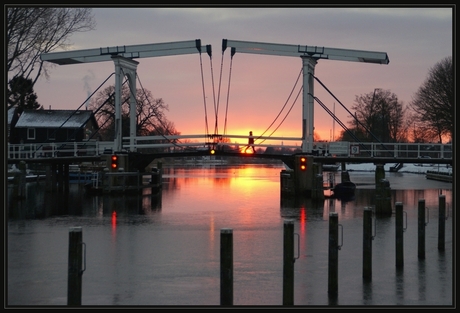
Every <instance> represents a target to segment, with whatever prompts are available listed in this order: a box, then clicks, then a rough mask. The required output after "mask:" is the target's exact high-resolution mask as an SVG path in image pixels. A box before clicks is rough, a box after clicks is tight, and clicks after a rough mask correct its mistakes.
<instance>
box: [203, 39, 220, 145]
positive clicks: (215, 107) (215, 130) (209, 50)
mask: <svg viewBox="0 0 460 313" xmlns="http://www.w3.org/2000/svg"><path fill="white" fill-rule="evenodd" d="M206 52H207V53H208V55H209V64H210V66H211V84H212V98H213V102H214V118H215V121H214V134H213V136H212V138H214V139H215V138H216V136H215V135H217V134H218V133H219V131H218V128H217V121H218V116H217V114H218V111H219V109H218V107H217V103H216V91H215V87H214V69H213V67H212V51H211V46H207V47H206ZM214 142H215V140H214Z"/></svg>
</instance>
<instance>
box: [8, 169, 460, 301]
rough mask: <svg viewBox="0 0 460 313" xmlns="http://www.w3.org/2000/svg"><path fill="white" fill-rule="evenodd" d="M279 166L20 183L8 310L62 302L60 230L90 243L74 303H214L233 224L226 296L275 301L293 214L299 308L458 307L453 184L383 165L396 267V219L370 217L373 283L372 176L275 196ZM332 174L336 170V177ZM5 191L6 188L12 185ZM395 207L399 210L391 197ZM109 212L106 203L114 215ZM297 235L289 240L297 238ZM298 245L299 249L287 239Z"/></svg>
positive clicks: (64, 255)
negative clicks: (153, 184) (333, 224)
mask: <svg viewBox="0 0 460 313" xmlns="http://www.w3.org/2000/svg"><path fill="white" fill-rule="evenodd" d="M282 169H283V167H282V165H281V164H280V165H261V164H254V165H235V166H225V165H208V166H189V167H164V168H163V188H162V190H161V191H160V192H154V193H153V194H152V192H151V191H150V190H147V189H146V190H144V192H143V195H138V196H127V195H114V196H89V195H87V194H86V193H85V190H84V189H83V188H82V187H81V186H79V185H78V184H71V188H70V193H69V194H68V195H67V196H65V197H63V196H60V195H56V194H52V193H49V192H45V191H44V182H38V183H28V184H27V197H26V198H25V199H23V200H17V199H9V198H8V199H9V200H8V203H7V204H6V207H5V209H6V211H7V215H6V219H7V220H6V227H7V230H6V232H5V234H6V238H7V239H6V240H5V242H6V244H7V247H6V249H5V250H6V258H5V260H6V262H7V264H6V275H7V276H6V282H7V283H6V284H5V285H6V289H5V290H6V291H5V299H6V301H7V302H6V304H7V306H61V305H66V304H67V268H68V242H69V230H70V228H72V227H77V226H80V227H82V234H83V235H82V236H83V241H84V243H85V245H86V258H85V265H86V267H85V271H84V273H83V276H82V305H86V306H177V305H180V306H217V305H219V304H220V236H221V230H222V229H224V228H230V229H232V230H233V304H234V305H238V306H278V305H282V302H283V295H282V293H283V225H284V221H285V220H286V219H292V220H293V221H294V231H295V233H296V234H298V235H299V236H298V240H299V241H298V243H299V244H298V246H299V251H295V254H296V257H298V259H296V261H295V263H294V273H295V278H294V305H296V306H331V305H337V306H363V305H366V306H446V307H447V306H453V305H454V304H455V298H454V286H455V280H454V273H455V271H454V264H455V262H453V261H454V257H453V256H454V254H453V241H452V237H453V236H452V234H453V218H452V216H453V212H452V184H451V183H445V182H438V181H429V180H426V179H425V178H424V176H423V175H419V174H407V173H404V174H402V173H386V176H387V177H386V178H387V179H388V180H389V182H390V185H391V189H392V190H391V197H392V200H391V202H392V203H393V204H394V203H395V202H402V203H403V209H404V212H405V213H406V214H405V227H406V230H405V232H404V267H403V269H402V270H397V269H396V265H395V255H396V254H395V217H394V214H392V216H391V217H386V218H376V219H375V225H374V226H373V227H374V232H375V235H374V236H375V237H374V240H373V241H372V280H371V282H366V281H363V278H362V259H363V256H362V255H363V253H362V247H363V239H362V238H363V209H364V208H365V207H372V206H373V205H375V190H374V186H373V184H372V183H373V180H374V174H373V173H368V172H362V173H361V172H351V173H350V178H351V180H352V181H354V182H355V183H356V184H357V185H358V189H357V190H356V197H355V199H354V200H352V201H348V202H343V201H340V200H337V199H328V198H326V199H325V200H324V201H319V202H314V201H311V200H296V199H281V197H280V171H281V170H282ZM336 176H337V179H338V181H339V180H340V175H339V174H336ZM8 193H9V194H11V189H10V188H8ZM440 194H443V195H445V197H446V208H447V212H448V214H447V220H446V224H445V229H446V232H445V250H444V251H439V250H438V247H437V245H438V201H439V195H440ZM420 199H424V200H425V205H426V208H427V219H426V227H425V233H426V237H425V245H426V246H425V247H426V255H425V259H419V258H418V254H417V242H418V237H417V234H418V232H417V231H418V230H417V208H418V202H419V200H420ZM393 211H394V207H393ZM114 212H115V213H114ZM331 212H336V213H337V214H338V221H339V224H340V225H341V229H342V232H341V235H340V237H341V238H340V241H341V248H340V250H339V260H338V263H339V270H338V294H337V296H335V297H331V296H329V295H328V231H329V223H328V220H329V214H330V213H331ZM295 238H297V236H295ZM296 250H297V247H296Z"/></svg>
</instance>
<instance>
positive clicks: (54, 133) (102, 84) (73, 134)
mask: <svg viewBox="0 0 460 313" xmlns="http://www.w3.org/2000/svg"><path fill="white" fill-rule="evenodd" d="M113 75H115V73H114V72H113V73H112V74H110V75H109V76H107V78H106V79H105V80H104V81H103V82H102V83H101V84H100V85H99V86H98V87H97V88H96V90H94V91H93V92H92V93H91V94H90V95H89V96H88V97H87V98H86V100H85V101H84V102H83V103H82V104H80V106H79V107H78V108H77V109H76V110H75V111H73V112H72V114H70V115H69V117H67V119H66V120H65V121H64V122H63V123H62V124H61V126H59V127H58V128H56V129H55V130H54V132H53V134H52V137H55V135H56V132H57V131H58V130H59V129H61V128H62V127H63V126H64V125H65V123H67V121H68V120H69V119H70V118H71V117H72V116H73V115H75V114H76V113H77V112H78V110H80V109H81V107H82V106H83V105H85V104H86V103H87V102H88V100H89V99H91V97H92V96H93V95H94V94H95V93H96V92H97V91H98V90H99V89H100V88H101V87H102V86H104V84H105V83H106V82H107V81H108V80H109V78H110V77H112V76H113ZM111 96H113V94H112V95H111ZM111 96H110V97H111ZM110 97H109V98H110ZM104 104H105V102H104ZM99 109H100V108H98V110H99ZM98 110H97V111H98ZM97 111H96V112H97ZM79 129H80V128H79ZM77 131H78V130H75V131H74V132H73V133H72V136H75V134H76V133H77ZM95 134H96V133H94V134H92V135H91V137H90V138H89V139H91V138H92V137H93V136H94V135H95ZM48 142H49V140H48V139H47V140H46V141H45V142H44V143H42V144H41V145H40V146H39V147H38V148H37V151H38V150H39V149H40V148H42V147H43V145H44V144H45V143H48ZM33 154H35V152H33Z"/></svg>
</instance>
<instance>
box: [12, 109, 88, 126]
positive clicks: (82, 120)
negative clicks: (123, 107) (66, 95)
mask: <svg viewBox="0 0 460 313" xmlns="http://www.w3.org/2000/svg"><path fill="white" fill-rule="evenodd" d="M92 114H93V111H74V110H25V111H24V112H22V114H21V116H20V117H19V120H18V122H17V124H16V128H18V127H27V128H31V127H34V128H41V127H42V128H59V127H63V128H79V127H81V126H83V125H84V124H86V122H87V121H88V120H89V119H90V118H91V116H92Z"/></svg>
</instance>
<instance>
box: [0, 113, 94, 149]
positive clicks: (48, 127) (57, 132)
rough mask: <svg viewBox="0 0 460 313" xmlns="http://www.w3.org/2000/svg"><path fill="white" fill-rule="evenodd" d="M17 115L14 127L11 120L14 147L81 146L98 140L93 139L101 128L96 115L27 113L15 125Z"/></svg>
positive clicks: (10, 140)
mask: <svg viewBox="0 0 460 313" xmlns="http://www.w3.org/2000/svg"><path fill="white" fill-rule="evenodd" d="M8 111H10V110H8ZM14 115H15V114H14V113H11V118H12V120H11V124H10V120H8V122H9V126H10V127H9V142H10V143H12V144H19V143H53V142H73V141H76V142H81V141H84V140H87V139H90V138H91V139H96V138H93V137H92V136H93V134H95V133H96V132H97V130H98V128H99V127H98V125H97V121H96V118H95V117H94V113H93V112H92V111H74V110H51V109H50V110H24V111H23V112H22V113H21V114H20V116H19V118H18V120H17V122H16V123H15V124H14V123H13V119H14ZM9 118H10V112H8V119H9Z"/></svg>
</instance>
